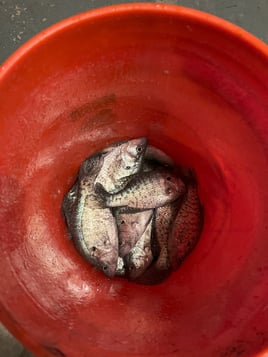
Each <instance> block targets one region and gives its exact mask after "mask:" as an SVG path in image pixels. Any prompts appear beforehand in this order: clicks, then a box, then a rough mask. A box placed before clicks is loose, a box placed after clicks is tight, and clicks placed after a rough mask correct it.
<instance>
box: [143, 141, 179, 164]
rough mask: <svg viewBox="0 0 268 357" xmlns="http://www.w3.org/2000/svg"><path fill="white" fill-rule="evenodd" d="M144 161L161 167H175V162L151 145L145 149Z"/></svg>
mask: <svg viewBox="0 0 268 357" xmlns="http://www.w3.org/2000/svg"><path fill="white" fill-rule="evenodd" d="M144 159H145V160H146V161H149V162H150V161H151V162H156V163H158V164H161V165H163V166H169V167H175V161H174V160H173V159H172V158H171V157H170V156H168V155H167V154H166V153H164V152H163V151H162V150H160V149H158V148H156V147H154V146H152V145H148V146H147V147H146V150H145V155H144Z"/></svg>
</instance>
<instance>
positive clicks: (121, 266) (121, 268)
mask: <svg viewBox="0 0 268 357" xmlns="http://www.w3.org/2000/svg"><path fill="white" fill-rule="evenodd" d="M125 274H126V268H125V263H124V260H123V258H121V257H118V260H117V267H116V271H115V275H117V276H125Z"/></svg>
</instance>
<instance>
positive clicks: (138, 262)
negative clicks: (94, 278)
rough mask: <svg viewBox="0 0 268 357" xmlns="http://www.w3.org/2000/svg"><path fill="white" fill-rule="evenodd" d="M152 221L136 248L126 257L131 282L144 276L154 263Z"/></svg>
mask: <svg viewBox="0 0 268 357" xmlns="http://www.w3.org/2000/svg"><path fill="white" fill-rule="evenodd" d="M152 221H153V218H151V220H150V221H149V223H148V225H147V227H146V230H145V231H144V233H143V235H142V236H141V238H140V239H139V240H138V242H137V243H136V245H135V247H134V248H132V250H131V251H130V253H129V254H127V255H126V256H125V259H124V261H125V265H126V269H127V275H128V277H129V279H130V280H134V279H136V278H138V277H139V276H140V275H142V274H143V273H144V271H145V270H146V269H147V268H148V266H149V265H150V264H151V262H152V261H153V254H152V251H151V234H152Z"/></svg>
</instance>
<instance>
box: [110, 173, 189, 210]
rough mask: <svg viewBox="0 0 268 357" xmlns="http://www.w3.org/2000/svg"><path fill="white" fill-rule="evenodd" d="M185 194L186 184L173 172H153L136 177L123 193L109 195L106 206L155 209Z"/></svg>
mask: <svg viewBox="0 0 268 357" xmlns="http://www.w3.org/2000/svg"><path fill="white" fill-rule="evenodd" d="M184 192H185V184H184V183H183V182H182V180H181V179H180V177H178V176H177V175H175V174H174V173H173V172H172V170H167V169H159V170H153V171H149V172H143V173H141V174H139V175H136V176H135V177H133V179H132V180H131V181H130V182H129V183H128V184H127V186H126V187H125V189H124V190H123V191H121V192H118V193H116V194H114V195H108V196H107V197H106V206H107V207H123V206H128V207H129V208H134V209H144V210H146V209H153V208H157V207H160V206H163V205H165V204H167V203H170V202H173V201H175V200H176V199H178V198H179V197H180V196H181V195H183V194H184Z"/></svg>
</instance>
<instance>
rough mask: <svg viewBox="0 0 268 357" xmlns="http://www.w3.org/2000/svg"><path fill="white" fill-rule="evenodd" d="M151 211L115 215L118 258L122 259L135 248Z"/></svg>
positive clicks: (150, 215) (151, 213)
mask: <svg viewBox="0 0 268 357" xmlns="http://www.w3.org/2000/svg"><path fill="white" fill-rule="evenodd" d="M152 215H153V210H147V211H141V212H135V213H133V212H129V213H121V212H120V211H119V212H117V213H116V221H117V227H118V238H119V256H120V257H124V256H125V255H126V254H128V253H129V252H130V251H131V249H132V248H133V247H134V246H135V244H136V243H137V241H138V240H139V239H140V238H141V236H142V235H143V233H144V231H145V229H146V227H147V225H148V223H149V221H150V219H151V218H152Z"/></svg>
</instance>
